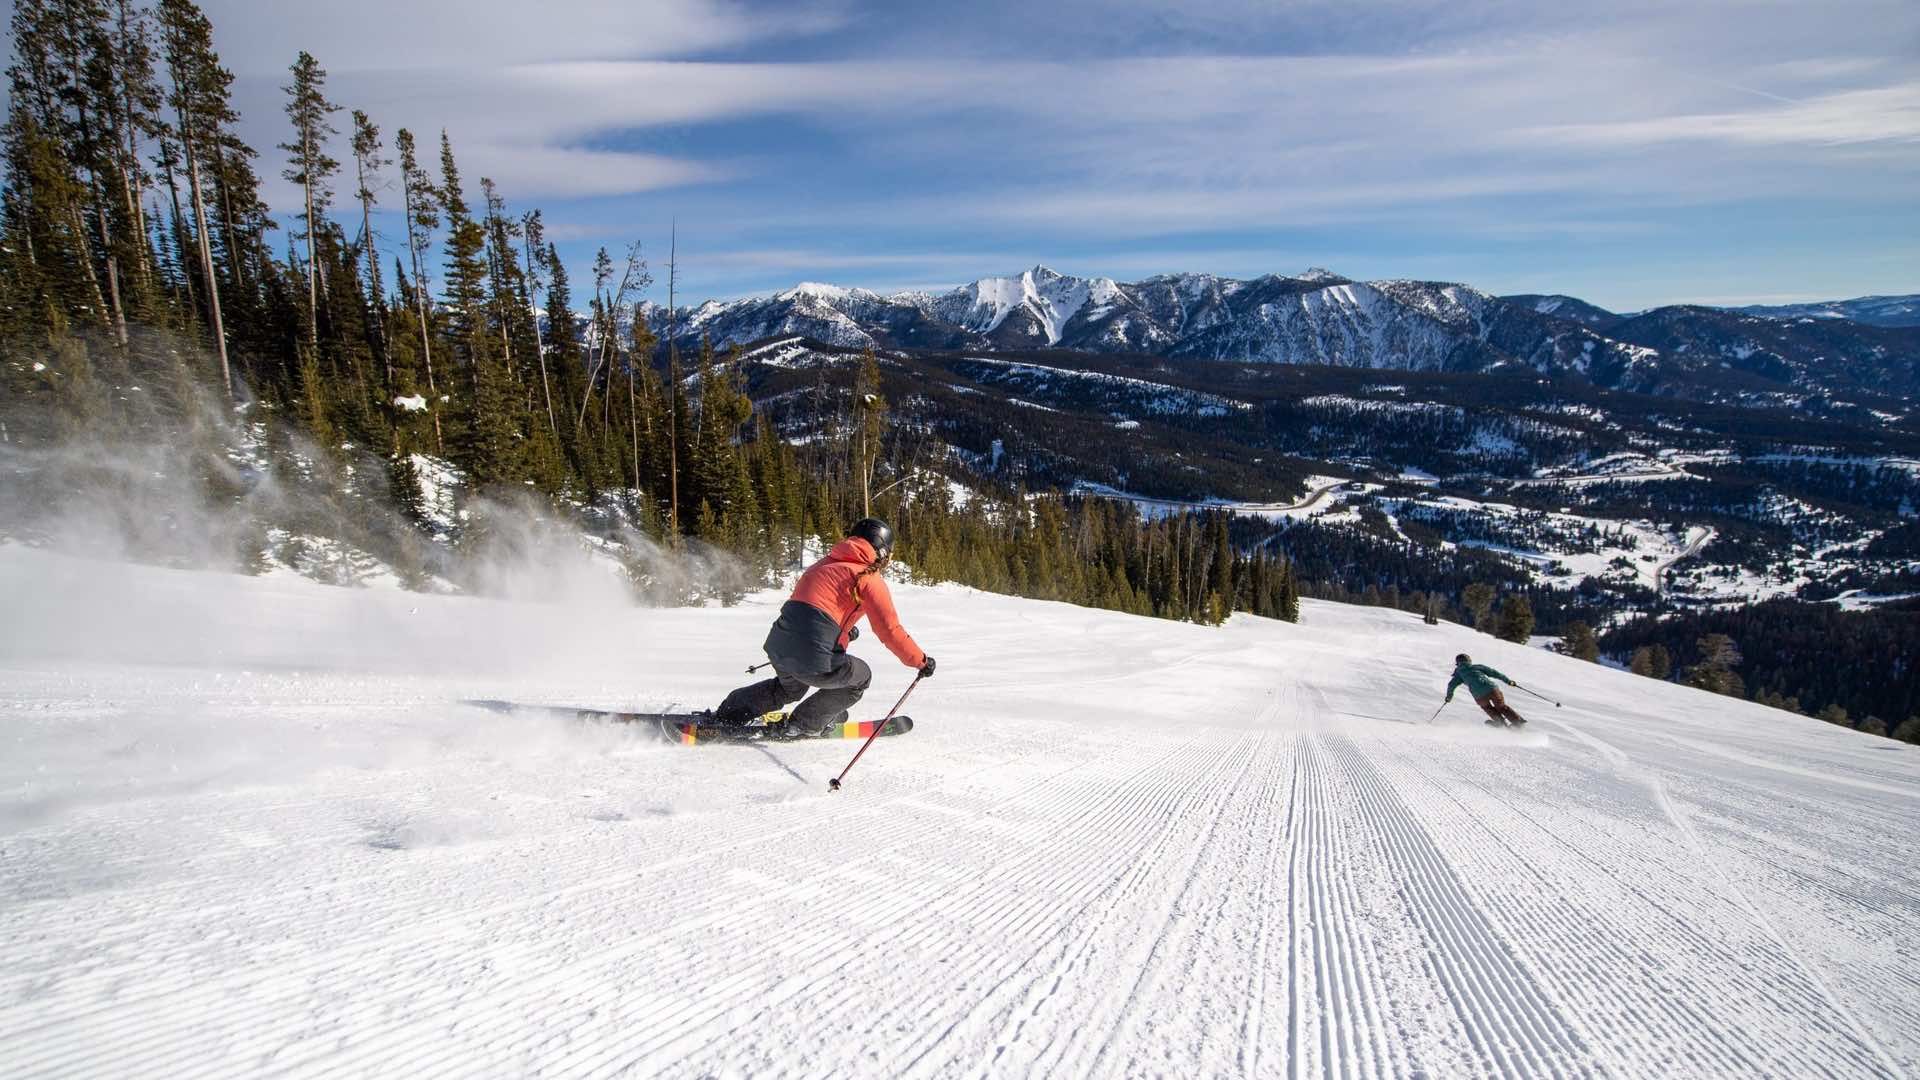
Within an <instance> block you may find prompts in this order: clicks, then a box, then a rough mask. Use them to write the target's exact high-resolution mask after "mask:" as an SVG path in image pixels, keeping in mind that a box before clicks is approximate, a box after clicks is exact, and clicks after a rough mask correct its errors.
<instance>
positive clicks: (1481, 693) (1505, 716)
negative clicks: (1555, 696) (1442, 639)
mask: <svg viewBox="0 0 1920 1080" xmlns="http://www.w3.org/2000/svg"><path fill="white" fill-rule="evenodd" d="M1495 679H1499V680H1500V681H1501V682H1503V683H1506V684H1507V685H1508V686H1519V685H1520V684H1519V683H1517V682H1514V681H1513V680H1512V679H1509V678H1507V677H1506V676H1505V675H1503V674H1501V673H1500V672H1498V671H1495V670H1494V669H1492V668H1490V667H1488V666H1487V665H1485V664H1476V663H1474V662H1473V658H1472V657H1470V656H1468V655H1467V654H1466V653H1461V654H1460V655H1459V656H1456V657H1454V658H1453V680H1452V681H1451V682H1449V683H1447V701H1449V702H1451V701H1452V700H1453V692H1454V691H1455V690H1457V689H1459V688H1460V687H1462V686H1465V687H1466V688H1467V693H1469V694H1472V695H1473V703H1474V704H1475V705H1478V706H1480V708H1481V710H1482V711H1484V712H1485V713H1486V714H1487V723H1489V724H1493V725H1495V726H1496V727H1503V726H1511V727H1519V726H1520V725H1521V724H1524V723H1526V722H1527V718H1526V717H1524V716H1521V715H1520V714H1519V713H1517V712H1514V711H1513V706H1511V705H1509V704H1507V699H1506V696H1505V695H1504V694H1502V693H1500V688H1499V687H1497V686H1495V685H1493V680H1495Z"/></svg>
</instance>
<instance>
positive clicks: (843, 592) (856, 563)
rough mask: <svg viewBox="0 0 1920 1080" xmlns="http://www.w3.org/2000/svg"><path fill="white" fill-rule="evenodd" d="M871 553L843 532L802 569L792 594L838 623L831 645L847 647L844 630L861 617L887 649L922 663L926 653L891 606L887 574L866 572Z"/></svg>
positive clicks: (908, 661)
mask: <svg viewBox="0 0 1920 1080" xmlns="http://www.w3.org/2000/svg"><path fill="white" fill-rule="evenodd" d="M875 559H876V556H875V554H874V550H873V545H871V544H869V543H867V542H866V541H865V540H862V539H860V538H859V537H857V536H856V537H848V538H847V539H845V540H842V541H840V542H839V543H838V544H835V545H833V550H832V551H829V552H827V557H826V558H824V559H821V560H820V561H819V562H817V563H814V564H813V565H812V566H810V567H808V568H807V572H806V573H804V574H801V575H800V582H799V584H797V585H795V586H794V587H793V598H792V600H790V601H789V603H792V602H794V601H797V602H799V603H802V604H805V605H807V606H808V607H810V608H813V609H814V610H815V611H818V612H820V613H821V614H823V615H825V616H826V617H827V618H828V619H831V620H832V621H833V624H834V625H835V626H836V627H838V628H839V637H838V638H837V639H836V640H835V641H834V647H835V648H839V649H844V648H846V647H847V631H849V630H851V629H852V628H853V626H854V624H855V623H858V622H859V621H860V620H861V619H862V618H865V619H868V620H869V621H870V622H871V623H872V625H873V632H874V633H875V634H878V635H879V637H880V641H881V643H882V644H884V645H886V647H887V650H888V651H889V652H891V653H893V655H895V656H897V657H899V658H900V662H901V663H903V664H905V665H907V666H908V667H910V668H917V667H920V666H922V665H923V664H925V663H926V662H927V654H926V653H924V652H922V651H921V649H920V646H919V645H917V644H915V643H914V640H913V638H912V637H911V636H910V635H909V634H908V633H907V628H906V627H904V626H901V625H900V616H899V614H898V613H897V612H895V611H894V609H893V592H892V590H890V589H888V588H887V579H886V578H884V577H881V576H880V573H879V572H878V571H871V572H869V571H870V569H871V567H872V566H873V564H874V561H875Z"/></svg>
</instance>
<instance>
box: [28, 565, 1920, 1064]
mask: <svg viewBox="0 0 1920 1080" xmlns="http://www.w3.org/2000/svg"><path fill="white" fill-rule="evenodd" d="M609 573H610V574H611V573H613V571H611V570H610V571H609ZM0 593H4V595H6V596H8V597H9V599H10V600H13V601H14V602H15V603H14V604H13V606H12V607H11V610H10V612H9V615H8V617H7V618H6V619H5V620H4V622H0V710H4V711H5V714H6V716H7V718H8V719H7V748H8V752H7V753H6V754H0V973H3V974H0V1031H5V1032H7V1033H8V1035H9V1037H7V1038H4V1039H0V1074H4V1075H6V1076H10V1077H29V1076H61V1077H86V1078H93V1077H99V1078H107V1077H125V1076H160V1075H186V1074H189V1073H191V1074H192V1075H196V1076H208V1077H228V1076H232V1077H252V1076H260V1075H263V1074H273V1075H282V1074H284V1075H289V1076H348V1075H370V1074H380V1075H394V1074H399V1073H406V1074H409V1075H411V1074H422V1075H426V1074H432V1075H456V1076H532V1075H542V1076H547V1075H551V1076H602V1075H638V1076H708V1075H713V1076H736V1075H756V1076H760V1075H764V1076H789V1075H803V1074H804V1075H823V1076H824V1075H833V1076H915V1077H947V1076H971V1075H979V1074H982V1073H985V1074H988V1075H994V1076H1029V1075H1059V1076H1146V1075H1170V1076H1249V1077H1264V1076H1343V1077H1356V1078H1370V1077H1402V1076H1415V1075H1422V1076H1436V1077H1483V1076H1486V1077H1490V1076H1583V1075H1605V1076H1631V1077H1658V1076H1676V1075H1685V1076H1689V1077H1722V1076H1725V1077H1736V1076H1738V1077H1745V1076H1796V1077H1797V1076H1887V1077H1893V1076H1911V1075H1914V1074H1915V1073H1916V1072H1920V993H1916V990H1917V989H1920V986H1917V985H1916V973H1920V941H1916V938H1915V936H1914V935H1913V933H1912V920H1913V914H1914V907H1913V897H1915V896H1916V895H1920V833H1917V832H1916V830H1914V829H1913V828H1911V827H1910V824H1911V821H1912V815H1913V812H1914V808H1915V806H1916V804H1920V748H1915V747H1912V746H1905V745H1901V744H1897V743H1892V742H1889V741H1888V740H1886V739H1880V738H1874V737H1871V736H1868V735H1864V734H1860V733H1858V732H1854V731H1850V730H1847V729H1845V728H1842V727H1837V726H1835V725H1832V724H1825V723H1821V722H1819V721H1817V720H1813V719H1810V718H1807V717H1802V716H1796V715H1793V714H1790V713H1786V712H1782V711H1780V710H1776V709H1769V708H1765V707H1762V706H1760V705H1757V704H1753V703H1751V702H1746V701H1740V700H1737V699H1733V698H1727V697H1721V696H1716V695H1712V694H1708V693H1706V692H1704V691H1699V690H1692V689H1688V688H1685V687H1681V686H1677V685H1674V684H1670V683H1664V682H1659V681H1656V680H1652V679H1646V678H1641V677H1638V676H1633V675H1629V674H1627V673H1625V672H1622V671H1616V670H1610V669H1608V668H1605V667H1602V666H1600V665H1597V664H1587V663H1581V662H1579V661H1576V660H1572V659H1570V658H1566V657H1562V656H1557V655H1554V654H1551V653H1548V652H1546V651H1544V650H1541V649H1534V648H1527V647H1525V646H1521V645H1515V644H1509V643H1506V642H1500V641H1495V640H1494V639H1492V638H1491V637H1489V636H1487V635H1485V634H1478V633H1475V632H1473V631H1470V630H1468V629H1466V628H1464V627H1460V626H1454V625H1451V624H1447V625H1441V626H1434V627H1428V626H1423V625H1421V622H1420V620H1419V618H1418V617H1416V616H1412V615H1408V614H1405V613H1402V612H1398V611H1393V610H1391V609H1381V608H1361V607H1347V606H1344V605H1338V604H1331V603H1320V602H1316V601H1312V600H1309V601H1306V602H1305V604H1304V605H1303V607H1304V612H1303V617H1302V622H1301V623H1300V624H1299V625H1290V624H1286V623H1281V622H1275V621H1271V620H1266V619H1256V618H1251V617H1247V616H1235V617H1234V618H1233V619H1232V620H1230V621H1229V622H1228V623H1227V624H1226V625H1224V626H1221V627H1202V626H1195V625H1191V624H1183V623H1172V622H1166V621H1163V620H1155V619H1147V618H1141V617H1136V616H1129V615H1122V614H1117V613H1114V612H1105V611H1090V610H1087V609H1083V608H1076V607H1071V606H1068V605H1065V604H1058V603H1045V602H1038V601H1029V600H1019V599H1013V598H1009V597H1003V596H994V595H990V594H982V593H978V592H976V591H974V590H971V589H964V588H959V587H955V586H941V587H933V588H928V587H921V586H914V585H910V584H906V583H901V584H899V585H897V586H896V592H895V596H896V599H897V601H898V604H899V608H900V611H901V613H902V616H903V617H904V619H905V621H906V623H907V625H908V626H910V627H911V629H912V631H913V633H914V634H915V635H917V637H918V638H919V640H920V641H921V642H922V643H923V644H924V645H925V646H926V647H927V648H928V649H929V650H931V651H932V652H934V653H935V654H937V655H938V656H939V658H940V666H939V674H938V677H937V678H934V679H931V680H928V681H927V682H926V683H925V684H924V685H922V686H920V687H919V688H918V689H917V690H916V692H915V693H914V695H913V697H912V699H911V700H910V701H909V702H908V703H907V704H908V711H910V712H911V713H913V715H914V718H915V720H916V726H915V727H914V729H913V732H912V733H911V734H909V735H907V736H904V737H901V738H894V739H886V740H882V741H879V742H876V743H875V744H874V746H873V747H872V749H871V751H870V752H868V753H867V754H866V755H865V756H864V757H863V758H862V759H861V761H860V763H859V765H858V767H857V768H855V769H854V770H853V771H852V772H851V773H850V774H849V775H848V779H847V785H846V789H845V790H843V791H841V792H840V793H838V794H832V795H829V794H828V793H827V790H826V783H825V781H826V779H827V778H828V777H830V776H833V775H835V774H836V773H837V772H839V771H840V769H841V768H842V766H844V765H845V764H846V763H847V760H848V758H849V757H850V756H851V755H852V751H853V745H854V744H852V743H848V742H826V743H807V744H773V745H768V744H761V745H756V746H713V747H702V746H693V747H686V746H673V745H665V744H662V743H660V742H658V741H656V740H654V739H652V738H649V737H648V736H647V735H646V734H645V733H644V732H643V731H641V730H640V729H638V728H637V727H632V726H615V725H596V724H584V723H575V722H572V721H570V720H563V719H559V718H556V717H554V716H552V715H548V714H542V713H536V712H530V711H522V712H514V713H509V714H505V715H502V714H500V713H496V712H493V711H489V710H487V709H484V708H479V707H475V706H473V705H470V704H467V703H465V699H471V698H504V699H511V700H514V701H520V702H527V703H540V704H553V705H577V706H602V707H614V708H645V707H664V706H667V705H670V704H672V703H680V704H682V705H686V704H695V703H698V704H706V703H711V702H714V701H717V700H718V699H719V698H720V696H721V695H722V694H724V693H725V692H726V691H727V690H728V689H730V688H731V687H733V686H734V685H736V684H737V683H738V682H739V681H741V680H743V679H744V678H745V676H743V675H742V674H741V672H740V662H741V658H742V657H743V656H745V655H749V654H750V653H751V651H752V648H753V646H754V645H756V644H757V643H758V642H759V641H760V640H761V638H762V637H763V636H764V634H765V633H766V626H767V624H768V622H769V621H770V620H771V619H772V618H773V617H774V616H775V614H776V613H777V611H778V608H779V604H780V602H781V600H783V599H784V598H785V593H783V592H767V593H761V594H756V595H754V596H751V597H749V598H748V599H747V601H746V602H745V603H743V604H741V605H740V606H738V607H733V608H717V607H716V608H706V609H680V610H661V609H633V608H619V607H609V606H606V605H605V604H604V603H602V604H598V605H595V604H588V603H580V604H575V605H563V604H559V603H551V602H550V603H506V602H502V601H496V600H485V599H479V598H473V597H441V596H424V595H419V594H413V593H405V592H400V591H397V590H386V589H342V588H325V587H321V586H317V585H313V584H310V583H306V582H301V581H297V580H284V579H282V580H272V579H268V580H262V579H256V578H246V577H240V576H230V575H219V574H206V573H192V572H186V571H178V570H162V569H157V568H136V567H125V566H117V565H111V564H99V563H84V562H79V561H76V560H69V559H63V558H60V557H58V556H53V555H50V554H46V553H41V552H32V551H27V550H24V549H21V548H17V547H0ZM636 643H643V644H644V647H638V648H637V647H636ZM853 649H854V651H855V652H856V653H858V654H860V655H862V656H863V657H864V658H865V659H866V660H868V661H869V662H871V663H872V665H873V668H874V673H875V688H874V691H873V692H872V693H871V694H869V695H868V697H867V698H866V700H865V701H863V702H861V703H860V705H859V706H858V707H857V708H858V710H859V714H860V715H861V716H862V717H877V716H878V715H880V714H881V713H882V712H884V711H885V710H886V708H887V706H888V705H889V704H891V703H892V701H893V699H894V698H895V697H896V696H897V694H898V692H899V689H900V688H902V687H904V686H905V685H906V683H907V681H908V680H909V678H911V673H910V672H908V671H907V670H906V669H905V668H902V667H901V666H900V665H899V664H898V663H897V662H895V661H894V660H893V658H892V657H891V656H890V655H888V654H887V653H886V651H885V650H884V649H882V648H881V647H880V645H879V644H878V643H877V642H876V641H875V640H874V639H873V637H871V636H868V637H864V638H862V639H861V640H860V641H858V642H855V643H854V645H853ZM1461 651H1470V652H1471V653H1472V654H1473V656H1474V658H1475V659H1476V660H1480V661H1483V662H1487V663H1490V664H1492V665H1493V666H1494V667H1496V668H1498V669H1499V670H1501V671H1503V672H1505V673H1506V674H1508V675H1510V676H1512V677H1513V678H1515V679H1516V680H1518V681H1519V682H1520V684H1521V685H1523V686H1526V687H1530V688H1532V689H1534V690H1536V691H1537V692H1539V693H1541V694H1545V695H1550V696H1551V697H1552V698H1553V699H1554V700H1556V701H1558V702H1561V703H1563V704H1564V707H1556V706H1554V705H1553V704H1550V703H1548V702H1545V701H1542V700H1540V699H1538V698H1536V697H1530V696H1528V695H1527V694H1524V693H1521V692H1519V691H1509V695H1510V696H1509V701H1510V703H1511V704H1513V705H1514V706H1516V707H1517V708H1518V709H1519V710H1520V712H1521V713H1522V714H1524V715H1526V716H1527V717H1529V718H1530V719H1531V723H1530V724H1529V725H1528V726H1527V727H1526V728H1524V729H1522V730H1519V731H1506V730H1494V729H1491V728H1488V727H1486V726H1484V725H1483V724H1482V723H1481V721H1480V718H1479V713H1478V710H1476V709H1475V708H1474V706H1473V705H1472V703H1470V702H1468V701H1466V700H1464V697H1463V696H1462V697H1456V698H1455V699H1454V701H1453V702H1452V704H1450V705H1448V706H1446V707H1445V708H1441V707H1440V706H1441V695H1442V691H1443V690H1444V688H1445V685H1446V680H1447V674H1448V668H1449V666H1450V664H1451V658H1452V656H1453V654H1455V653H1456V652H1461ZM1436 710H1439V711H1438V714H1437V716H1436ZM1429 717H1433V718H1434V719H1433V721H1432V722H1431V723H1428V722H1426V721H1427V720H1428V718H1429Z"/></svg>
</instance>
